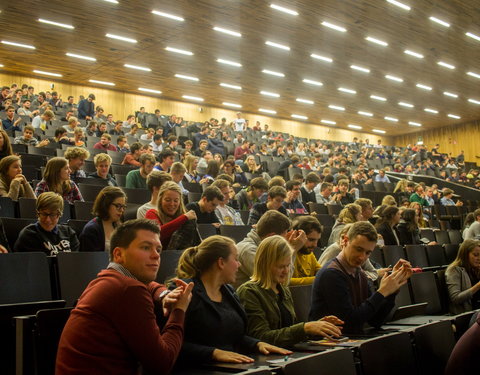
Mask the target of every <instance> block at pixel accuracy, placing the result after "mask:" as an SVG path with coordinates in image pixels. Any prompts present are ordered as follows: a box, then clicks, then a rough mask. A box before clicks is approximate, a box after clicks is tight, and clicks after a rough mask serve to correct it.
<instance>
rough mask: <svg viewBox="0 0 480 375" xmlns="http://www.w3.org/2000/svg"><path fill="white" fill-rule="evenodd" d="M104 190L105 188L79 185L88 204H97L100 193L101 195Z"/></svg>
mask: <svg viewBox="0 0 480 375" xmlns="http://www.w3.org/2000/svg"><path fill="white" fill-rule="evenodd" d="M103 188H104V187H103V186H100V185H90V184H78V189H79V190H80V193H82V197H83V199H84V200H85V201H86V202H95V199H96V198H97V195H98V193H100V190H102V189H103ZM77 219H78V218H77Z"/></svg>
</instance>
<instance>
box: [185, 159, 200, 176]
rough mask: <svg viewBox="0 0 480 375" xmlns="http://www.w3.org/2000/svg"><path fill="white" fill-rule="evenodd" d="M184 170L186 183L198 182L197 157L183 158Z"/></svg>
mask: <svg viewBox="0 0 480 375" xmlns="http://www.w3.org/2000/svg"><path fill="white" fill-rule="evenodd" d="M184 164H185V168H187V172H186V173H185V178H186V179H187V181H188V182H198V181H200V176H199V175H198V173H197V165H198V157H196V156H194V155H188V156H186V157H185V162H184Z"/></svg>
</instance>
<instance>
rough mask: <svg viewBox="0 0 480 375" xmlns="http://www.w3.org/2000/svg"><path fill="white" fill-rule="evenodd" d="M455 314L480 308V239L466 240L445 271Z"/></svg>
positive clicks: (451, 308)
mask: <svg viewBox="0 0 480 375" xmlns="http://www.w3.org/2000/svg"><path fill="white" fill-rule="evenodd" d="M445 279H446V282H447V287H448V295H449V297H450V298H449V299H450V301H449V310H450V313H451V314H453V315H457V314H461V313H464V312H467V311H472V310H477V309H478V308H480V241H477V240H465V241H463V243H462V245H461V246H460V249H459V250H458V253H457V257H456V258H455V260H454V261H453V262H452V263H451V264H450V265H449V266H448V268H447V271H446V273H445Z"/></svg>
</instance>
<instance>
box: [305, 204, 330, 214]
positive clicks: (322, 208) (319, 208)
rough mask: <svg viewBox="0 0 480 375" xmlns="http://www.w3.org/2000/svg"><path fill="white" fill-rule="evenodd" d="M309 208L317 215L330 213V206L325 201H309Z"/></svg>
mask: <svg viewBox="0 0 480 375" xmlns="http://www.w3.org/2000/svg"><path fill="white" fill-rule="evenodd" d="M307 208H308V210H309V212H310V213H312V212H315V213H316V214H317V215H328V208H327V206H326V205H325V204H323V203H314V202H308V203H307Z"/></svg>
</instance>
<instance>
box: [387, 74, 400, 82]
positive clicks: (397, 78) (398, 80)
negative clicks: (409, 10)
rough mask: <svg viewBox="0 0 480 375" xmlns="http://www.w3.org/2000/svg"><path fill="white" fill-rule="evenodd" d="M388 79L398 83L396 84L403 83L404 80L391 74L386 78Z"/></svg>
mask: <svg viewBox="0 0 480 375" xmlns="http://www.w3.org/2000/svg"><path fill="white" fill-rule="evenodd" d="M385 78H386V79H389V80H391V81H396V82H403V79H402V78H400V77H397V76H392V75H391V74H387V75H386V76H385Z"/></svg>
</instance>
